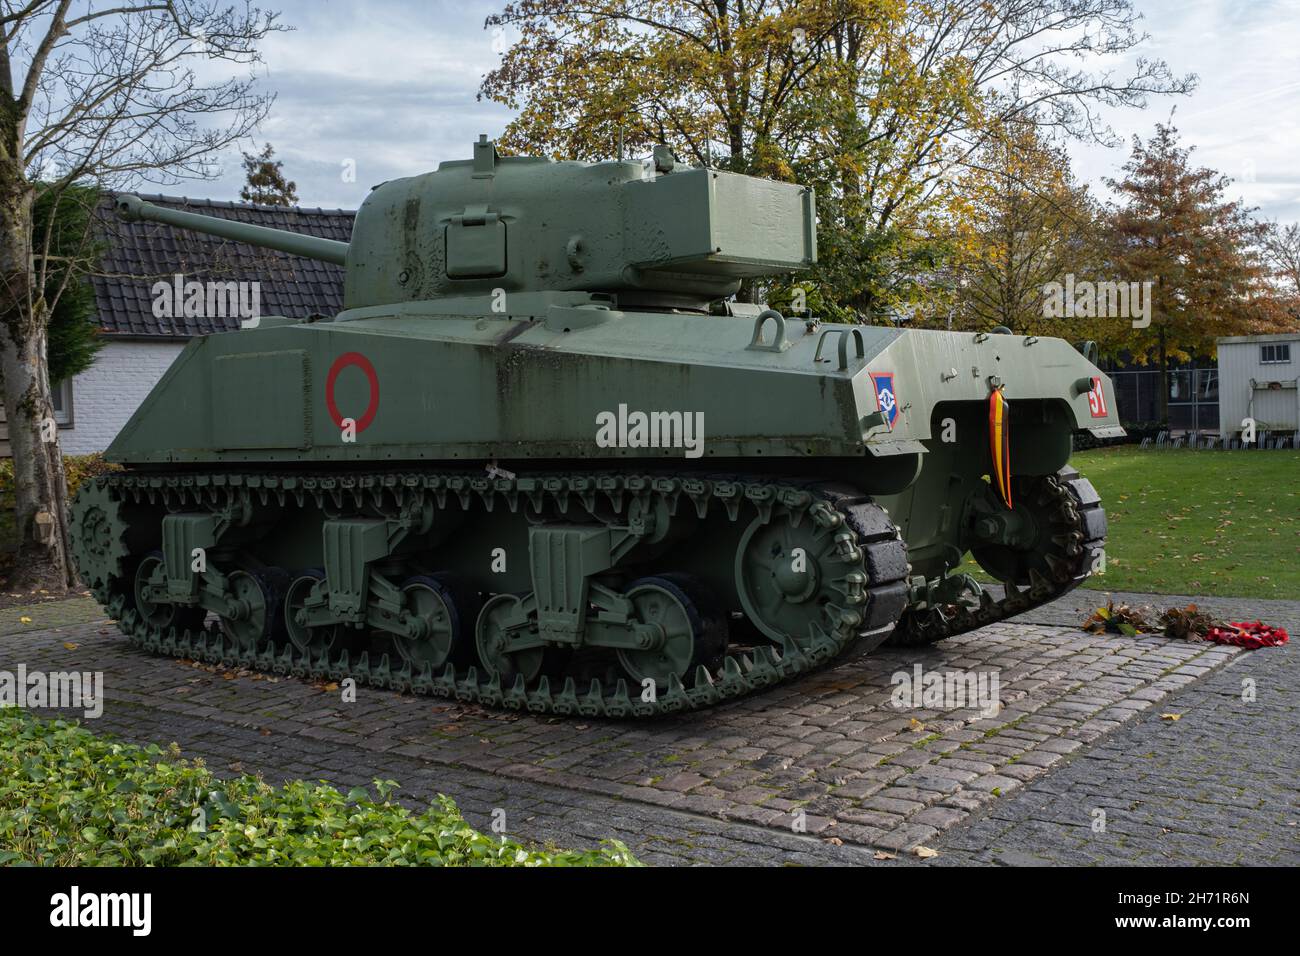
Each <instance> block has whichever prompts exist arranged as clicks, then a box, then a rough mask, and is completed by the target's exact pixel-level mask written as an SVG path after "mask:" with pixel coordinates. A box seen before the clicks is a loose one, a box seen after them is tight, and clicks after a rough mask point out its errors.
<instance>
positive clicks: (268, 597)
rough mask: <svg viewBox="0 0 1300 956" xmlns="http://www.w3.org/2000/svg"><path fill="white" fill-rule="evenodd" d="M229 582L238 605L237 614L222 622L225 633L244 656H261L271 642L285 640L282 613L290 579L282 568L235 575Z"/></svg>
mask: <svg viewBox="0 0 1300 956" xmlns="http://www.w3.org/2000/svg"><path fill="white" fill-rule="evenodd" d="M226 580H227V582H228V584H229V587H230V591H231V593H232V594H233V595H234V598H235V602H236V610H235V614H234V615H233V616H231V617H223V618H222V619H221V629H222V630H223V631H224V632H225V634H226V637H228V638H230V640H231V641H232V642H234V644H235V646H236V647H237V648H238V649H239V650H240V651H241V652H243V653H246V654H248V653H257V652H258V651H260V650H262V648H263V647H264V645H265V644H266V642H267V641H271V642H273V643H274V642H276V641H277V639H278V638H279V637H281V628H282V627H283V625H284V616H283V615H282V614H281V613H280V611H281V602H282V601H283V598H284V592H285V589H286V587H287V586H288V584H289V576H288V575H287V574H285V573H284V572H283V571H281V570H279V569H278V568H260V569H258V570H256V571H233V572H231V573H230V575H228V577H227V579H226Z"/></svg>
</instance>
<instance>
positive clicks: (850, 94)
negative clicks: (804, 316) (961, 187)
mask: <svg viewBox="0 0 1300 956" xmlns="http://www.w3.org/2000/svg"><path fill="white" fill-rule="evenodd" d="M1138 20H1139V17H1138V15H1137V14H1136V13H1135V12H1134V11H1133V9H1132V4H1131V2H1130V0H1008V2H1005V3H997V4H991V3H984V2H973V0H933V2H930V3H912V2H906V0H709V2H702V0H584V2H573V0H513V2H510V3H508V4H507V5H506V6H505V7H504V9H503V10H502V12H501V13H499V14H496V15H494V16H492V17H489V18H488V21H487V26H488V27H489V28H501V29H503V30H506V29H508V30H514V31H517V32H518V37H519V38H518V40H517V42H515V43H514V44H513V45H512V46H511V47H510V48H509V49H508V50H507V51H506V52H505V54H504V56H503V58H502V61H501V64H500V65H499V66H498V68H497V69H495V70H493V71H491V72H490V73H489V74H488V75H487V76H486V77H484V79H483V83H482V87H481V90H480V95H481V96H483V97H486V98H488V99H491V100H494V101H496V102H499V103H503V104H505V105H506V106H508V107H510V108H511V109H513V110H515V111H516V112H517V116H516V119H515V120H514V121H513V122H512V123H511V124H510V125H509V126H508V127H507V129H506V132H505V135H504V137H503V138H502V140H501V142H502V146H503V148H505V149H507V150H510V151H514V152H522V153H535V154H543V155H548V156H553V157H556V158H567V159H585V160H593V159H600V158H606V157H609V156H611V155H614V154H616V153H617V151H618V149H619V145H620V143H621V144H622V145H623V147H624V149H625V150H626V151H627V153H629V154H632V155H644V154H645V153H646V152H648V151H649V148H650V147H651V146H652V145H654V144H657V143H664V144H667V145H668V146H670V147H671V148H672V149H673V150H674V152H676V153H677V155H678V156H679V157H681V158H682V159H684V160H686V161H689V162H692V163H700V164H709V165H713V166H715V167H718V168H723V169H730V170H734V171H737V172H745V173H752V174H756V175H762V176H771V177H775V178H780V179H788V180H797V181H799V182H802V183H805V184H807V185H811V186H813V187H814V188H815V189H816V191H817V199H818V219H819V223H818V230H819V242H818V246H819V250H818V252H819V263H818V265H817V266H816V268H815V269H814V270H812V272H811V273H810V274H809V275H806V276H801V277H797V279H796V280H795V281H798V282H799V283H801V284H802V285H808V284H810V283H811V284H812V285H813V286H814V287H815V289H814V291H815V293H816V296H815V297H816V298H817V300H818V301H819V302H821V303H822V304H823V314H825V315H827V316H828V317H831V318H837V319H849V320H855V319H856V320H865V321H873V320H879V319H880V318H881V317H882V316H885V315H888V314H890V313H891V312H897V311H899V310H902V309H910V310H911V311H912V314H925V312H926V310H927V308H929V309H930V311H933V304H932V303H928V302H927V298H928V297H930V296H931V295H932V290H933V288H934V283H933V282H931V281H930V280H931V278H932V277H933V275H934V274H935V273H936V271H937V270H940V269H942V267H943V264H944V263H945V262H946V261H947V260H948V259H949V257H950V256H951V254H952V246H951V237H952V228H951V222H950V218H951V215H952V214H953V205H954V203H956V202H957V201H958V200H959V198H960V197H959V194H958V190H957V184H958V182H959V180H960V178H961V174H962V171H963V170H964V169H965V168H966V166H967V164H969V163H970V162H971V161H972V159H973V157H975V156H976V155H977V154H978V153H979V152H980V151H981V150H982V149H983V148H984V147H985V146H986V144H987V143H988V142H989V140H990V139H991V138H995V137H996V136H998V135H1000V132H1001V130H1002V129H1003V128H1004V127H1005V126H1006V125H1007V124H1011V123H1014V122H1030V123H1033V124H1034V125H1036V126H1037V127H1039V129H1040V130H1043V131H1052V132H1055V133H1057V134H1060V135H1062V136H1067V137H1068V136H1077V137H1085V138H1090V139H1101V140H1103V141H1107V140H1108V138H1110V136H1111V134H1110V133H1109V132H1108V130H1107V127H1106V126H1105V124H1104V123H1103V122H1101V121H1100V118H1099V116H1098V108H1099V107H1102V106H1112V107H1113V106H1142V105H1145V102H1146V98H1147V97H1148V96H1150V95H1153V94H1166V93H1182V92H1187V91H1188V90H1190V89H1191V88H1192V85H1193V82H1194V81H1193V78H1191V77H1185V78H1177V77H1174V76H1173V75H1171V73H1170V71H1169V70H1168V68H1167V67H1166V66H1165V64H1164V63H1162V62H1160V61H1158V60H1149V59H1144V58H1143V59H1139V60H1137V61H1136V63H1135V66H1134V68H1133V69H1132V70H1131V71H1130V72H1129V73H1128V74H1120V73H1117V72H1115V71H1107V72H1096V73H1094V72H1090V71H1088V70H1086V69H1080V68H1079V67H1078V66H1077V65H1075V64H1076V63H1078V62H1086V61H1087V60H1088V58H1089V57H1091V56H1094V55H1097V54H1102V53H1105V54H1106V55H1108V56H1110V57H1112V58H1113V57H1114V55H1116V54H1122V53H1124V52H1126V51H1128V50H1131V49H1133V48H1134V47H1135V46H1137V45H1138V44H1139V43H1141V42H1142V41H1143V40H1144V39H1145V38H1146V37H1145V34H1143V33H1142V32H1141V31H1140V29H1139V26H1138ZM760 291H761V292H763V293H767V294H773V293H776V294H779V292H780V290H779V289H764V290H760ZM775 297H776V295H773V298H775Z"/></svg>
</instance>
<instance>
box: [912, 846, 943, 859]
mask: <svg viewBox="0 0 1300 956" xmlns="http://www.w3.org/2000/svg"><path fill="white" fill-rule="evenodd" d="M912 852H913V853H915V854H916V855H917V856H919V857H920V858H921V859H923V860H930V859H933V858H934V857H936V856H938V855H939V851H938V850H932V849H930V848H929V847H928V846H918V847H917V848H916V849H914V850H913V851H912Z"/></svg>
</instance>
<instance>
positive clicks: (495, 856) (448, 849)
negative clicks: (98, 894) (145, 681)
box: [0, 708, 641, 866]
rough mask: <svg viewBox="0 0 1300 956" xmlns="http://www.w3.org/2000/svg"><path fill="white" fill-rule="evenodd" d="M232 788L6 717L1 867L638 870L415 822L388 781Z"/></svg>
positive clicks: (622, 859) (619, 847)
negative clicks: (348, 787)
mask: <svg viewBox="0 0 1300 956" xmlns="http://www.w3.org/2000/svg"><path fill="white" fill-rule="evenodd" d="M374 788H375V791H376V793H377V799H376V798H375V797H372V796H371V794H370V791H369V790H367V789H364V788H359V787H358V788H355V789H353V790H352V791H351V792H350V793H348V794H347V795H346V796H344V795H343V794H342V793H340V792H339V791H338V790H336V789H335V788H333V787H331V786H328V785H326V784H323V783H314V784H313V783H308V782H306V781H302V780H295V781H292V782H289V783H286V784H284V785H283V786H278V787H276V786H271V785H269V784H267V783H265V782H264V781H262V780H260V779H259V778H257V777H253V776H249V775H247V774H244V775H241V776H238V777H235V778H233V779H221V778H219V777H217V776H216V775H214V774H213V773H212V772H211V771H210V770H208V769H207V768H206V767H205V766H204V765H203V762H202V761H200V760H184V759H181V758H180V751H179V749H178V748H177V747H176V745H175V744H173V745H172V746H171V748H170V749H168V750H166V751H164V750H163V749H161V748H159V747H158V746H156V745H150V746H148V747H138V746H135V745H131V744H124V743H119V742H115V741H113V740H111V739H107V738H102V737H98V736H96V735H94V734H92V733H90V732H89V731H87V730H85V729H83V728H82V727H80V726H78V725H76V724H70V723H67V722H65V721H62V720H54V721H47V720H42V719H39V718H36V717H33V716H31V715H30V714H27V713H25V712H23V711H21V710H18V709H15V708H5V709H3V710H0V864H4V865H22V864H37V865H57V866H186V865H201V866H202V865H208V866H243V865H253V866H313V865H322V866H375V865H378V866H404V865H409V866H640V865H641V864H639V863H638V862H637V861H636V859H635V858H634V857H633V856H632V854H631V853H630V852H629V850H628V849H627V847H626V846H624V845H623V844H622V843H620V842H618V841H617V840H607V841H605V842H603V843H602V844H601V846H600V848H599V849H596V850H590V851H585V852H579V851H573V850H554V851H547V850H537V849H528V848H526V847H524V846H523V845H521V844H519V843H516V842H514V841H513V840H508V839H506V838H504V837H491V836H487V835H485V834H483V833H479V832H478V831H477V830H475V829H474V828H473V827H471V826H470V825H469V824H468V823H466V822H465V819H464V818H463V817H462V816H461V814H460V811H459V810H457V808H456V805H455V803H454V802H453V801H452V800H451V799H450V798H449V797H445V796H439V797H438V799H437V802H436V804H435V805H434V806H432V807H431V808H430V809H428V810H425V811H424V812H422V813H418V814H417V813H414V812H412V811H411V810H409V809H407V808H406V807H404V806H402V805H400V804H398V803H396V802H394V801H393V799H392V795H393V791H394V790H395V789H396V788H397V785H396V784H395V783H394V782H393V781H391V780H376V781H374Z"/></svg>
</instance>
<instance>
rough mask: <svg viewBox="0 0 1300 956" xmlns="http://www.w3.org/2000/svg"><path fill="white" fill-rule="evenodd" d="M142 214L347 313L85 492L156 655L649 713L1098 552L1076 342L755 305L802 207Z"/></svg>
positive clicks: (423, 206) (402, 191) (618, 191)
mask: <svg viewBox="0 0 1300 956" xmlns="http://www.w3.org/2000/svg"><path fill="white" fill-rule="evenodd" d="M118 206H119V209H120V212H121V213H122V214H123V215H124V216H127V217H133V218H139V219H147V220H153V221H157V222H163V223H169V224H171V225H173V226H176V227H181V228H187V229H194V230H198V231H200V232H206V233H212V234H215V235H218V236H224V237H227V238H229V239H231V240H236V241H240V242H246V243H251V244H253V245H260V246H267V247H271V248H275V249H280V250H283V251H286V252H290V253H293V254H297V255H302V256H309V257H314V258H317V259H321V260H324V261H327V262H334V263H339V264H341V265H343V266H344V267H345V270H346V285H345V303H344V310H343V311H342V312H340V313H339V314H338V315H336V316H334V317H332V318H325V319H319V318H318V319H314V320H292V319H288V318H278V317H273V316H262V317H258V318H256V319H254V320H251V321H249V322H247V323H245V325H246V326H247V327H246V328H243V329H241V330H240V331H237V332H230V333H225V334H219V335H210V336H206V337H202V338H196V339H194V340H192V341H191V342H190V343H189V345H188V346H187V347H186V348H185V350H184V352H183V353H182V354H181V355H180V357H179V358H177V360H176V361H175V363H174V364H173V365H172V367H171V368H170V370H169V371H168V372H167V373H166V375H165V376H164V377H163V379H162V380H161V381H160V382H159V383H158V385H157V387H156V388H155V389H154V390H153V392H152V393H151V394H150V395H149V397H148V398H147V399H146V401H145V402H144V403H143V404H142V405H141V407H140V408H139V410H138V411H137V412H136V413H135V415H134V416H133V417H132V418H131V419H130V421H129V422H128V423H127V425H126V426H125V427H124V428H123V429H122V431H121V433H120V434H119V435H118V436H117V439H116V440H115V441H114V442H113V444H112V445H111V446H110V448H109V449H108V451H107V457H108V458H109V459H110V460H111V461H114V462H118V463H120V464H121V465H122V466H123V468H122V470H121V471H119V472H115V473H112V474H109V475H105V476H101V477H99V478H96V479H94V480H93V481H90V482H88V483H87V484H86V485H84V486H83V487H82V489H81V490H80V491H79V493H78V494H77V496H76V499H75V502H74V504H73V507H72V533H73V550H74V554H75V557H76V561H77V564H78V567H79V569H80V572H81V575H82V578H83V580H84V581H85V582H86V584H87V585H88V586H89V587H90V588H91V589H92V591H93V593H94V594H95V596H96V597H97V598H98V599H99V600H100V601H101V602H102V603H103V604H104V606H105V607H106V608H107V609H108V611H109V613H110V614H111V616H112V617H114V618H115V619H116V620H118V621H119V622H120V627H121V629H122V630H123V632H125V634H126V635H127V636H128V637H129V638H130V639H131V640H132V641H133V642H135V643H136V644H138V645H139V646H141V647H142V648H144V649H147V650H149V651H152V652H155V653H159V654H164V655H172V656H177V657H185V658H192V659H200V660H206V661H210V662H220V663H224V664H226V665H241V666H247V667H253V668H260V669H263V670H266V671H272V672H275V673H280V674H294V675H299V676H310V677H313V678H323V677H328V678H331V679H335V680H339V679H343V678H354V679H356V680H358V681H359V682H368V683H371V684H374V685H378V686H384V687H391V688H395V689H401V690H411V691H414V692H416V693H421V694H433V695H438V696H442V697H454V698H457V699H460V700H465V701H477V702H482V703H485V704H490V705H496V706H502V707H508V708H515V709H527V710H530V711H535V712H542V713H559V714H583V715H589V716H590V715H607V716H613V717H625V716H653V715H656V714H662V713H668V712H673V711H680V710H689V709H696V708H701V707H705V706H707V705H710V704H714V703H717V702H720V701H724V700H727V699H731V698H735V697H738V696H741V695H745V694H749V693H753V692H756V691H759V690H761V689H762V688H765V687H769V686H771V685H773V684H775V683H777V682H778V681H782V680H787V679H789V678H791V677H793V676H795V675H797V674H800V673H803V672H806V671H809V670H811V669H813V668H816V667H819V666H824V665H826V664H829V663H833V662H836V661H841V660H845V659H847V658H849V657H850V656H856V655H858V654H862V653H865V652H868V651H870V650H872V649H873V648H875V647H876V646H878V645H879V644H880V643H881V642H883V641H885V640H887V639H888V640H891V641H893V642H894V643H897V644H903V645H916V644H923V643H927V642H930V641H934V640H937V639H940V638H943V637H947V636H949V635H952V634H956V633H960V632H962V631H966V630H969V629H972V628H975V627H978V626H981V625H983V624H987V623H990V622H993V621H997V620H1001V619H1003V618H1006V617H1009V616H1011V615H1014V614H1017V613H1020V612H1022V611H1024V610H1026V609H1028V608H1030V607H1033V606H1035V605H1038V604H1042V603H1044V602H1046V601H1050V600H1052V599H1054V598H1056V597H1058V596H1059V595H1061V594H1062V593H1064V592H1065V591H1067V590H1069V589H1070V588H1072V587H1074V586H1075V585H1077V584H1078V583H1079V582H1080V581H1082V580H1083V579H1084V578H1085V577H1086V576H1087V575H1088V574H1089V573H1090V572H1091V570H1092V569H1093V567H1094V564H1095V562H1096V561H1097V560H1098V558H1099V556H1100V555H1101V549H1102V546H1103V543H1104V537H1105V532H1106V519H1105V515H1104V513H1103V511H1102V509H1101V506H1100V502H1099V500H1098V496H1097V494H1096V492H1095V491H1094V490H1093V488H1092V486H1091V485H1090V484H1089V483H1088V481H1087V480H1086V479H1084V478H1082V477H1080V476H1079V475H1078V474H1077V472H1075V471H1073V470H1071V469H1070V468H1069V465H1068V461H1069V458H1070V454H1071V445H1072V435H1073V433H1074V432H1075V431H1076V430H1077V429H1087V430H1090V431H1092V432H1093V433H1094V434H1096V435H1100V436H1109V435H1115V434H1122V432H1121V430H1120V428H1119V424H1118V418H1117V416H1116V412H1115V402H1114V392H1113V389H1112V386H1111V383H1110V381H1109V380H1108V379H1107V378H1106V376H1105V375H1103V374H1102V373H1101V372H1100V371H1099V370H1098V369H1097V368H1096V367H1095V366H1094V365H1093V364H1092V362H1091V361H1089V360H1088V358H1087V357H1085V356H1084V355H1083V354H1081V353H1080V352H1079V351H1078V350H1076V349H1075V348H1073V347H1071V346H1070V345H1069V344H1067V343H1066V342H1065V341H1062V340H1060V339H1055V338H1036V337H1022V336H1017V335H1011V334H1007V333H1005V330H995V331H993V332H981V333H969V332H941V331H923V330H915V329H904V328H895V327H875V326H848V325H837V324H831V323H821V322H818V321H817V320H816V318H812V317H798V318H795V317H788V316H783V315H781V314H780V313H779V312H777V311H776V310H774V309H770V308H765V307H762V306H754V305H748V304H742V303H738V302H735V301H733V299H734V295H735V293H736V292H737V290H738V289H739V287H740V285H741V282H742V280H745V279H752V278H757V277H763V276H773V275H781V274H786V273H792V272H797V271H799V270H802V269H805V268H807V267H808V266H809V265H810V264H812V263H813V262H814V261H815V259H816V252H817V250H816V228H815V214H814V202H813V193H812V190H810V189H807V188H803V187H800V186H797V185H792V184H789V183H780V182H770V181H766V180H761V179H757V178H753V177H748V176H743V175H738V174H734V173H729V172H723V171H720V170H714V169H708V168H700V167H684V166H682V165H680V164H678V163H677V162H675V161H674V159H673V157H672V156H671V154H670V153H668V151H667V150H665V149H663V148H660V149H657V150H656V151H655V156H654V159H653V161H647V162H645V163H643V162H640V161H624V160H619V161H611V162H601V163H580V162H552V161H549V160H545V159H537V158H528V157H502V156H499V155H498V154H497V151H496V148H495V146H494V144H493V143H492V142H490V141H488V140H487V139H486V138H480V140H479V142H478V143H476V144H475V145H474V150H473V158H472V159H469V160H462V161H456V162H445V163H443V164H441V165H440V166H439V167H438V169H437V170H436V171H435V172H432V173H428V174H425V175H421V176H415V177H412V178H407V179H399V180H396V181H392V182H387V183H384V184H382V185H380V186H378V187H376V188H375V189H374V190H373V191H372V192H371V193H370V195H369V197H368V198H367V199H366V201H365V203H364V204H363V205H362V207H361V209H360V211H359V212H358V214H357V217H356V221H355V225H354V229H353V233H352V240H351V242H350V243H346V244H345V243H340V242H331V241H326V240H321V239H316V238H312V237H306V236H299V235H294V234H290V233H284V232H280V231H277V230H272V229H265V228H257V227H253V226H249V225H246V224H241V223H236V222H231V221H228V220H222V219H217V218H212V217H207V216H200V215H194V214H189V213H185V212H181V211H178V210H174V209H164V208H160V207H157V206H153V205H150V204H149V203H145V202H142V201H141V200H139V199H137V198H135V197H131V196H123V197H120V198H119V200H118ZM968 555H972V556H973V557H974V560H975V561H976V562H977V563H978V565H979V568H981V569H982V570H983V572H984V573H983V574H982V575H979V576H976V575H973V574H971V573H968V572H970V571H972V570H974V567H973V566H972V565H970V564H969V563H968V561H967V556H968ZM982 582H983V583H982ZM992 582H999V583H998V584H996V585H994V586H992V587H990V586H988V585H990V584H992Z"/></svg>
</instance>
